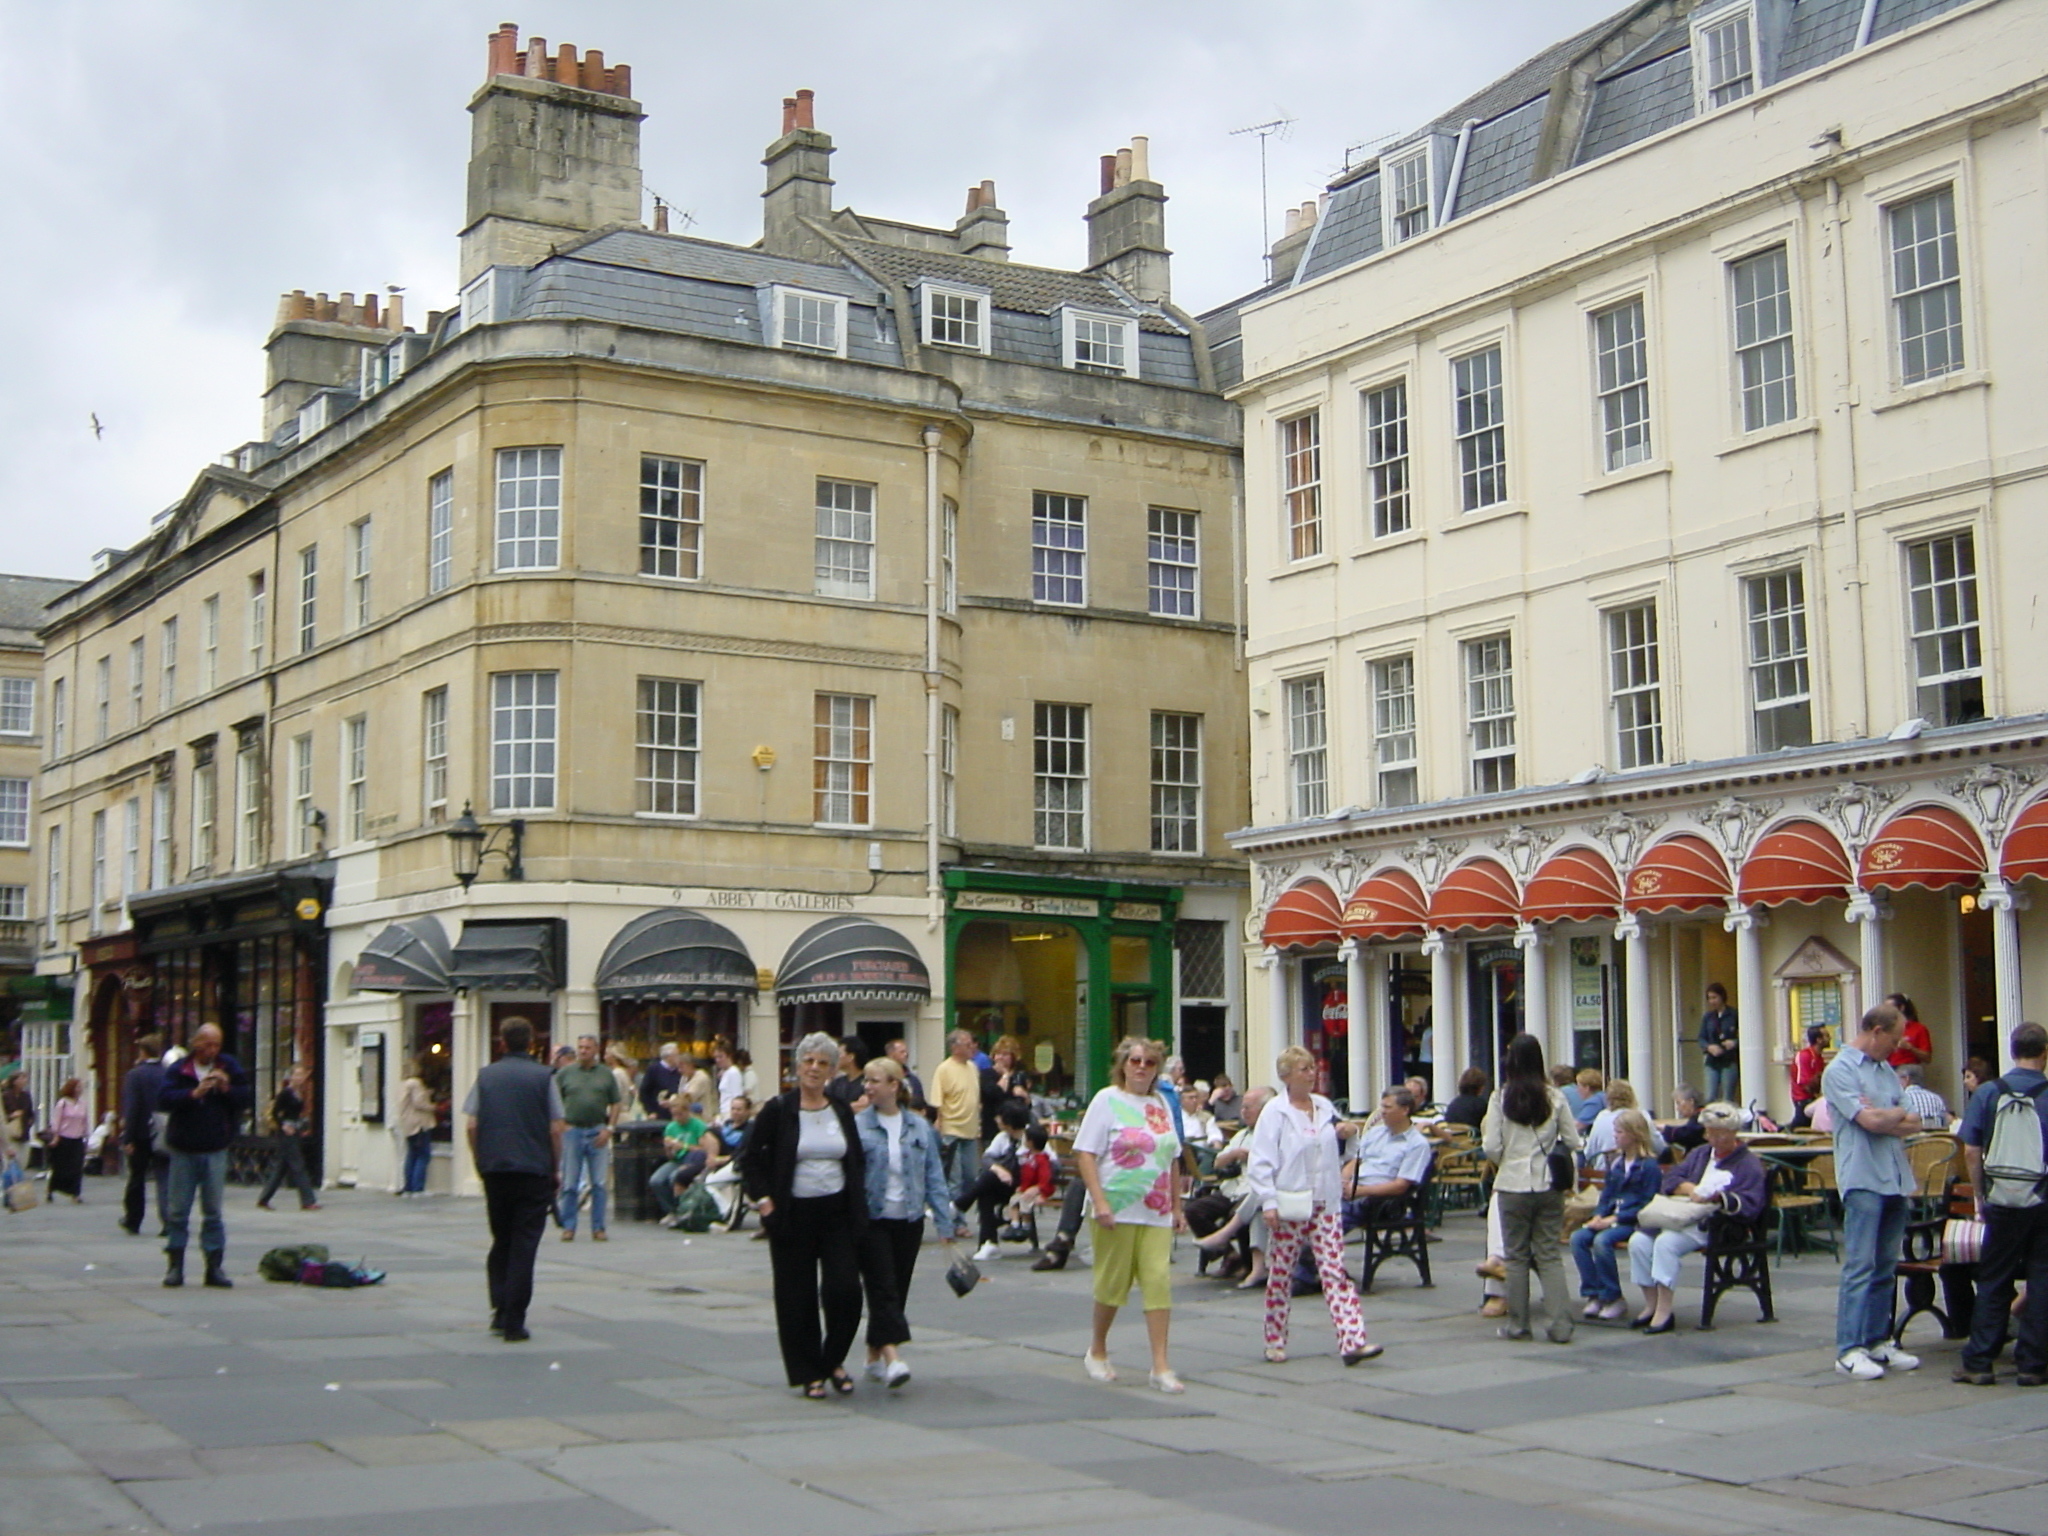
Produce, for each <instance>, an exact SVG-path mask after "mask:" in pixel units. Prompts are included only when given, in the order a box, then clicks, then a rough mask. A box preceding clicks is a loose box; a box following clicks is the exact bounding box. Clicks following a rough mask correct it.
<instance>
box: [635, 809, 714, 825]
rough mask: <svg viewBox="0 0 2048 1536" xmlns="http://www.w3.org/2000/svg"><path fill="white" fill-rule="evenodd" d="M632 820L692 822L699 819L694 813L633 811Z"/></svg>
mask: <svg viewBox="0 0 2048 1536" xmlns="http://www.w3.org/2000/svg"><path fill="white" fill-rule="evenodd" d="M633 819H634V820H635V821H681V822H692V821H697V820H699V819H700V818H699V816H698V815H697V813H696V812H695V811H635V812H634V813H633Z"/></svg>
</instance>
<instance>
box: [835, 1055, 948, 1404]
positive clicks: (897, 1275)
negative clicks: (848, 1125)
mask: <svg viewBox="0 0 2048 1536" xmlns="http://www.w3.org/2000/svg"><path fill="white" fill-rule="evenodd" d="M861 1080H862V1085H863V1096H864V1097H865V1098H866V1099H867V1101H868V1103H867V1108H865V1109H863V1110H862V1111H861V1112H860V1113H859V1114H857V1115H855V1116H854V1117H853V1119H854V1124H855V1125H857V1126H859V1127H860V1147H861V1155H862V1158H863V1159H864V1160H865V1161H866V1163H867V1166H868V1168H869V1169H870V1170H872V1171H871V1172H870V1174H869V1176H868V1180H867V1198H868V1228H867V1234H866V1236H864V1237H863V1238H862V1239H861V1253H860V1268H861V1281H862V1283H863V1284H864V1285H865V1286H866V1288H867V1294H868V1380H869V1381H879V1382H881V1383H882V1384H883V1385H884V1386H887V1387H900V1386H902V1385H903V1384H904V1383H905V1382H906V1381H908V1380H910V1367H909V1366H907V1365H905V1364H904V1363H903V1360H902V1357H901V1356H899V1355H898V1354H897V1350H898V1348H899V1347H900V1346H902V1345H905V1344H908V1343H909V1342H910V1320H909V1319H908V1318H907V1317H905V1316H904V1308H905V1306H906V1304H907V1303H908V1302H909V1300H910V1277H911V1276H912V1275H913V1274H915V1273H916V1271H917V1250H918V1249H919V1247H921V1246H922V1245H923V1243H924V1213H925V1212H926V1211H930V1212H931V1213H932V1220H933V1221H935V1222H936V1223H937V1224H938V1233H939V1241H940V1242H942V1243H944V1244H945V1246H946V1254H947V1256H948V1257H949V1258H950V1257H953V1256H954V1255H955V1252H956V1250H955V1249H954V1246H953V1239H954V1237H955V1236H956V1235H958V1234H960V1233H964V1232H966V1230H967V1228H966V1227H965V1226H964V1225H962V1224H961V1223H960V1220H959V1218H958V1217H957V1216H955V1215H954V1214H953V1204H952V1201H951V1199H950V1198H949V1196H948V1191H947V1189H946V1170H945V1167H944V1166H943V1165H942V1164H941V1163H940V1161H939V1133H938V1132H937V1131H935V1130H933V1129H932V1126H931V1122H930V1121H929V1120H927V1119H925V1118H924V1116H922V1115H914V1114H905V1113H904V1112H903V1104H902V1095H903V1068H902V1067H901V1066H900V1065H899V1064H898V1063H897V1062H895V1061H893V1060H891V1059H890V1058H889V1057H887V1056H877V1057H876V1058H875V1059H874V1060H873V1061H870V1062H869V1063H868V1064H867V1065H866V1066H865V1067H862V1068H861Z"/></svg>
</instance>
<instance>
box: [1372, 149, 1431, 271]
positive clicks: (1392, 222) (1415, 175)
mask: <svg viewBox="0 0 2048 1536" xmlns="http://www.w3.org/2000/svg"><path fill="white" fill-rule="evenodd" d="M1380 222H1381V226H1382V228H1381V234H1382V236H1383V243H1384V244H1386V245H1389V246H1394V245H1399V244H1400V243H1401V242H1402V241H1404V240H1413V239H1414V238H1415V237H1416V236H1417V235H1426V234H1428V233H1429V229H1430V224H1431V222H1432V219H1431V208H1430V174H1429V145H1428V144H1427V143H1423V144H1418V145H1416V146H1415V148H1414V149H1413V150H1412V151H1409V152H1406V153H1404V154H1402V155H1401V156H1400V157H1399V158H1398V159H1387V160H1384V161H1382V162H1381V163H1380Z"/></svg>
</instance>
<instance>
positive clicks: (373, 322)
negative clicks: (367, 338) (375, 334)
mask: <svg viewBox="0 0 2048 1536" xmlns="http://www.w3.org/2000/svg"><path fill="white" fill-rule="evenodd" d="M363 324H365V325H367V326H370V327H372V328H375V327H377V326H380V325H382V324H383V321H381V320H379V319H378V318H377V295H375V294H374V293H366V294H364V295H363Z"/></svg>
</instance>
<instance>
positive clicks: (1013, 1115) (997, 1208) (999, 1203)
mask: <svg viewBox="0 0 2048 1536" xmlns="http://www.w3.org/2000/svg"><path fill="white" fill-rule="evenodd" d="M996 1124H997V1126H998V1127H999V1129H998V1130H997V1132H996V1136H995V1139H994V1140H993V1141H991V1142H990V1143H989V1144H988V1147H987V1150H985V1151H984V1152H983V1153H982V1154H981V1173H980V1174H979V1176H977V1177H976V1179H975V1180H974V1182H973V1183H972V1184H969V1185H968V1186H967V1188H966V1190H965V1191H964V1192H963V1193H962V1194H961V1196H960V1198H959V1199H957V1200H955V1201H954V1202H953V1209H954V1210H955V1211H956V1212H958V1213H959V1214H961V1215H963V1216H964V1215H965V1214H966V1213H967V1212H968V1210H969V1209H970V1208H974V1207H979V1208H980V1211H981V1246H980V1247H979V1248H977V1249H976V1250H975V1251H974V1257H975V1258H976V1259H977V1260H988V1259H994V1258H1000V1257H1001V1256H1002V1251H1003V1250H1002V1245H1001V1242H1000V1241H999V1239H1000V1237H1001V1234H1002V1227H1003V1207H1004V1206H1005V1205H1007V1204H1009V1200H1010V1194H1011V1191H1013V1190H1015V1189H1016V1188H1017V1187H1018V1184H1019V1178H1018V1165H1019V1163H1020V1161H1021V1159H1022V1156H1023V1152H1024V1146H1025V1142H1024V1130H1025V1127H1027V1126H1028V1125H1030V1124H1031V1109H1030V1106H1028V1105H1027V1104H1025V1103H1024V1101H1023V1100H1021V1099H1005V1100H1004V1101H1003V1102H1002V1103H1001V1104H1000V1105H999V1106H997V1109H996Z"/></svg>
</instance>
